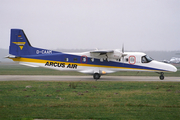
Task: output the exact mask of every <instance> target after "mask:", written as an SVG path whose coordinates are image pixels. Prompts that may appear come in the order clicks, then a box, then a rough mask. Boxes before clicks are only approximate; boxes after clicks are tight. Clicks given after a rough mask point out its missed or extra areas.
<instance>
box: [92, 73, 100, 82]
mask: <svg viewBox="0 0 180 120" xmlns="http://www.w3.org/2000/svg"><path fill="white" fill-rule="evenodd" d="M100 77H101V75H100V74H99V73H95V74H94V75H93V78H94V79H96V80H97V79H100Z"/></svg>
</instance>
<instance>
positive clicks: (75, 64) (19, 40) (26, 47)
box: [7, 29, 177, 80]
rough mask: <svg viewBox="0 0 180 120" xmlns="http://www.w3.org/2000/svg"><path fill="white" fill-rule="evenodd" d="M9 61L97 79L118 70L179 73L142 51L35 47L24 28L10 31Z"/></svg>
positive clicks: (161, 78) (162, 73)
mask: <svg viewBox="0 0 180 120" xmlns="http://www.w3.org/2000/svg"><path fill="white" fill-rule="evenodd" d="M7 58H9V59H12V60H13V61H16V62H18V63H19V64H22V65H26V66H30V67H44V68H50V69H55V70H67V71H78V72H81V73H85V74H90V75H93V78H94V79H95V80H98V79H100V77H101V76H102V75H105V74H109V73H114V72H117V71H138V72H139V71H145V72H156V73H159V74H160V76H159V78H160V80H163V79H164V72H176V71H177V68H176V67H175V66H173V65H170V64H166V63H163V62H159V61H156V60H153V59H152V58H151V57H149V56H148V55H146V54H145V53H142V52H124V47H122V50H120V49H114V50H98V49H96V50H94V51H88V52H81V53H66V52H58V51H53V50H48V49H42V48H36V47H32V46H31V44H30V42H29V40H28V38H27V37H26V35H25V33H24V31H23V30H22V29H11V36H10V46H9V55H8V56H7Z"/></svg>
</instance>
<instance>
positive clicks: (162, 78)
mask: <svg viewBox="0 0 180 120" xmlns="http://www.w3.org/2000/svg"><path fill="white" fill-rule="evenodd" d="M160 74H161V75H160V76H159V79H160V80H164V73H163V72H162V73H160Z"/></svg>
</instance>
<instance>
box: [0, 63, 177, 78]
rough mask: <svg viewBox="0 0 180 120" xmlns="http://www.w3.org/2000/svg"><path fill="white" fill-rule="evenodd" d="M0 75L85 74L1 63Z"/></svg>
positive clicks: (128, 73) (125, 74)
mask: <svg viewBox="0 0 180 120" xmlns="http://www.w3.org/2000/svg"><path fill="white" fill-rule="evenodd" d="M0 75H77V76H84V75H86V74H83V73H79V72H76V71H58V70H52V69H46V68H41V67H38V68H33V67H28V66H23V65H19V64H9V65H8V64H1V65H0ZM108 75H109V76H159V74H157V73H154V72H124V71H121V72H115V73H112V74H108ZM165 76H176V77H180V71H177V72H176V73H165Z"/></svg>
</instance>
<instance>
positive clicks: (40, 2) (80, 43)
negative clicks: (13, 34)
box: [0, 0, 180, 51]
mask: <svg viewBox="0 0 180 120" xmlns="http://www.w3.org/2000/svg"><path fill="white" fill-rule="evenodd" d="M179 6H180V0H0V48H3V49H8V48H9V44H10V29H12V28H18V29H23V30H24V32H25V34H26V36H27V37H28V39H29V41H30V43H31V45H32V46H34V47H40V48H46V49H96V48H98V49H121V48H122V45H123V44H124V47H125V51H126V50H132V51H173V50H180V7H179Z"/></svg>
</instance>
